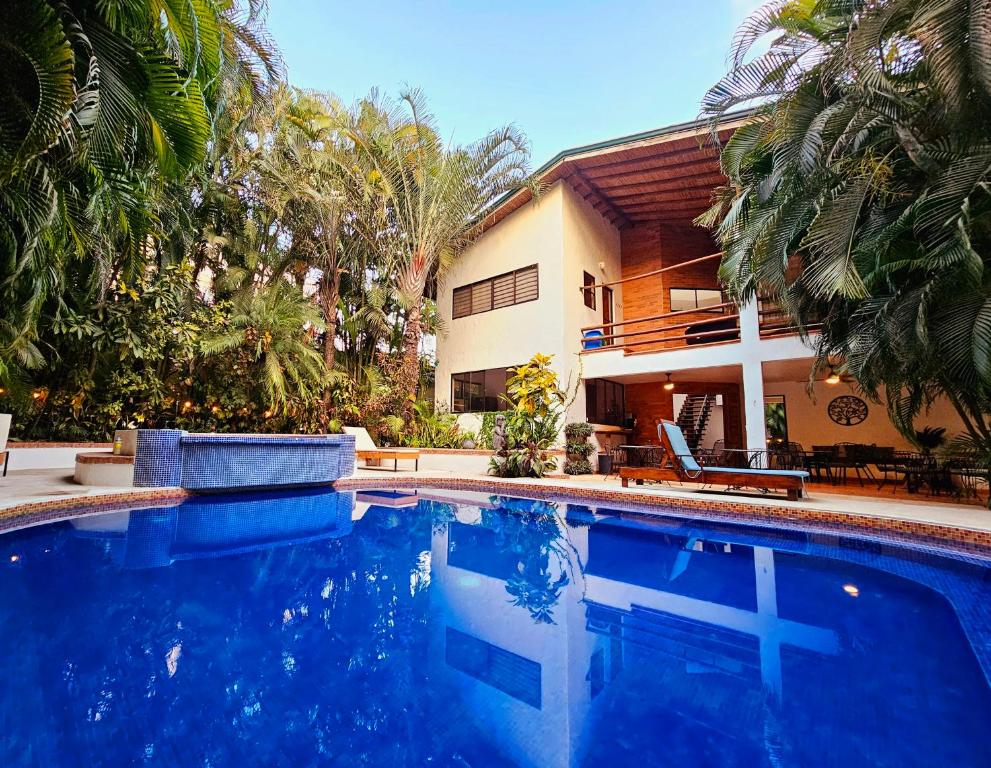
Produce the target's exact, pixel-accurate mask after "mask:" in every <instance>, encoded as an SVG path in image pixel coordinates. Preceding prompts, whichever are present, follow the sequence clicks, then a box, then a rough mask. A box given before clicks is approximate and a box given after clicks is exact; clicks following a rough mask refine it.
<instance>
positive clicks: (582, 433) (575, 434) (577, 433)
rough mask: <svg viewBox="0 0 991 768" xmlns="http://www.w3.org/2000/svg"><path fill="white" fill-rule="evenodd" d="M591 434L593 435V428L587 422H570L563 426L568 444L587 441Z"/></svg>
mask: <svg viewBox="0 0 991 768" xmlns="http://www.w3.org/2000/svg"><path fill="white" fill-rule="evenodd" d="M593 434H595V427H594V426H592V425H591V424H589V423H588V422H587V421H572V422H569V423H568V424H565V425H564V436H565V437H566V438H567V439H568V442H569V443H579V442H582V441H583V440H588V439H589V438H590V437H591V436H592V435H593Z"/></svg>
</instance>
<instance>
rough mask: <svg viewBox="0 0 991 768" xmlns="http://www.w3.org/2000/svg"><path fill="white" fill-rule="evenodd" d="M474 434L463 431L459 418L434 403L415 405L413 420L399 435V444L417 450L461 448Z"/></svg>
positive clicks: (422, 402)
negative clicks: (438, 407) (436, 406)
mask: <svg viewBox="0 0 991 768" xmlns="http://www.w3.org/2000/svg"><path fill="white" fill-rule="evenodd" d="M473 438H474V433H472V432H465V431H462V430H461V428H460V427H459V426H458V417H457V416H456V415H454V414H453V413H448V412H446V411H443V410H440V409H437V408H435V407H434V404H433V403H432V402H428V401H424V400H418V401H417V402H416V403H414V404H413V418H412V420H411V421H410V422H409V423H407V424H405V425H404V426H403V428H402V429H401V430H400V432H399V434H398V442H399V443H400V444H401V445H408V446H411V447H415V448H461V447H462V444H463V443H464V441H465V440H471V439H473Z"/></svg>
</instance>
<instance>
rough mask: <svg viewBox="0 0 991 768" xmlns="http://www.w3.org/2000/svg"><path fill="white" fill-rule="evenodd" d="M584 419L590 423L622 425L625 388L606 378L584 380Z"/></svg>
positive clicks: (624, 416)
mask: <svg viewBox="0 0 991 768" xmlns="http://www.w3.org/2000/svg"><path fill="white" fill-rule="evenodd" d="M585 419H586V420H587V421H589V422H591V423H592V424H610V425H612V426H614V427H622V426H623V425H624V422H625V421H626V389H625V387H624V386H623V385H622V384H618V383H617V382H615V381H609V380H607V379H588V380H587V381H586V382H585Z"/></svg>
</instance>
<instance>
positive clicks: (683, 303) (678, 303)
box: [671, 288, 723, 312]
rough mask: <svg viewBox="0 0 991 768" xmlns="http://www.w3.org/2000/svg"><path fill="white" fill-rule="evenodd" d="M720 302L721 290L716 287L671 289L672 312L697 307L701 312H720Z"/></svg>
mask: <svg viewBox="0 0 991 768" xmlns="http://www.w3.org/2000/svg"><path fill="white" fill-rule="evenodd" d="M722 303H723V292H722V291H720V290H719V289H718V288H672V289H671V311H672V312H680V311H683V310H686V309H698V310H700V311H703V312H705V311H709V312H720V311H721V309H720V308H719V305H720V304H722ZM713 307H715V309H713Z"/></svg>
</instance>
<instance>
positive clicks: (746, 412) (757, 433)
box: [743, 358, 767, 466]
mask: <svg viewBox="0 0 991 768" xmlns="http://www.w3.org/2000/svg"><path fill="white" fill-rule="evenodd" d="M764 418H765V417H764V369H763V367H762V366H761V363H760V358H757V359H755V360H753V362H749V361H747V359H746V358H744V363H743V421H744V435H745V440H746V448H747V450H748V451H766V450H767V436H766V433H765V427H764ZM760 455H761V458H762V460H765V459H766V455H765V454H763V453H762V454H760ZM752 466H756V464H753V465H752ZM761 466H763V462H762V464H761Z"/></svg>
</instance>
